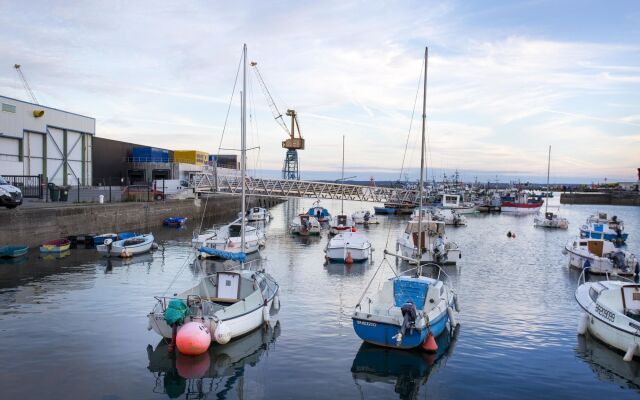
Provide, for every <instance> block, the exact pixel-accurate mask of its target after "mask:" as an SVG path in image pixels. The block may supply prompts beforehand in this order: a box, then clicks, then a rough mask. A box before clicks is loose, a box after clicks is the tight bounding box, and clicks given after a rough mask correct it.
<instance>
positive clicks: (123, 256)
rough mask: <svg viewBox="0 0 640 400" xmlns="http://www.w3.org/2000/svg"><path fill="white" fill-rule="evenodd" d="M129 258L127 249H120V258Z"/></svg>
mask: <svg viewBox="0 0 640 400" xmlns="http://www.w3.org/2000/svg"><path fill="white" fill-rule="evenodd" d="M129 257H131V253H129V252H128V251H127V249H122V251H121V252H120V258H129Z"/></svg>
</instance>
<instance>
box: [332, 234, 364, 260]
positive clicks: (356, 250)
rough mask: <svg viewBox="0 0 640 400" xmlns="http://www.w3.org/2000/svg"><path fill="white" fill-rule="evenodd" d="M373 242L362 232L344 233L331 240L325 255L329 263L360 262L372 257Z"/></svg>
mask: <svg viewBox="0 0 640 400" xmlns="http://www.w3.org/2000/svg"><path fill="white" fill-rule="evenodd" d="M371 251H372V247H371V242H369V240H367V237H366V236H365V235H364V234H363V233H361V232H352V231H351V230H349V231H344V232H340V233H338V234H337V235H336V236H334V237H332V238H331V239H330V240H329V244H328V245H327V248H326V249H325V254H326V257H327V259H329V261H337V262H346V263H350V262H359V261H366V260H368V259H369V258H370V257H371Z"/></svg>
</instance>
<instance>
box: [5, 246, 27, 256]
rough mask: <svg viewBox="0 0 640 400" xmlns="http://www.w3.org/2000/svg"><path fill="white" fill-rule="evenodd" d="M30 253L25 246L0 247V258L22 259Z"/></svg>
mask: <svg viewBox="0 0 640 400" xmlns="http://www.w3.org/2000/svg"><path fill="white" fill-rule="evenodd" d="M28 251H29V247H28V246H25V245H9V246H0V258H16V257H21V256H23V255H25V254H27V252H28Z"/></svg>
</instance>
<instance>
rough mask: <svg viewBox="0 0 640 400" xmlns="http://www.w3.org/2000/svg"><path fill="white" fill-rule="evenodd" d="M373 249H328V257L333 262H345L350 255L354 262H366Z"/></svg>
mask: <svg viewBox="0 0 640 400" xmlns="http://www.w3.org/2000/svg"><path fill="white" fill-rule="evenodd" d="M369 253H371V249H370V248H367V249H361V248H353V247H342V248H327V257H328V258H329V259H330V260H332V261H344V260H346V258H347V256H348V255H349V254H350V255H351V258H352V259H353V261H365V260H367V259H369Z"/></svg>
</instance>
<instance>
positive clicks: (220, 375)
mask: <svg viewBox="0 0 640 400" xmlns="http://www.w3.org/2000/svg"><path fill="white" fill-rule="evenodd" d="M278 336H280V322H279V321H277V320H276V321H274V322H273V323H272V324H271V325H270V326H268V327H267V328H264V329H257V330H255V331H253V332H251V333H249V334H247V335H246V336H243V337H241V338H239V339H236V340H233V341H232V342H230V343H228V344H226V345H224V346H220V345H216V344H212V345H211V347H210V348H209V351H208V352H206V353H204V354H202V355H200V356H197V357H189V356H184V355H182V354H180V353H179V352H177V353H176V354H169V352H168V351H167V343H166V341H164V340H162V341H160V343H158V345H157V346H156V348H155V349H153V347H152V346H151V345H148V346H147V356H148V359H149V365H148V367H147V368H148V369H149V371H151V372H152V373H153V375H154V377H155V386H154V388H153V392H154V393H163V394H166V395H167V396H168V397H169V398H171V399H174V398H178V397H181V396H184V397H185V398H204V397H207V396H208V394H209V393H216V398H219V399H224V398H227V396H228V395H229V394H230V393H231V392H232V391H233V390H234V389H235V390H237V392H238V393H241V392H242V391H243V390H244V388H243V386H244V381H243V378H244V376H245V369H246V367H255V366H256V365H257V364H258V363H259V362H260V360H261V358H262V357H263V356H264V355H265V354H266V353H268V351H269V349H270V348H271V347H272V346H273V344H274V343H275V341H276V339H277V338H278Z"/></svg>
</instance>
